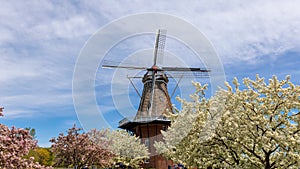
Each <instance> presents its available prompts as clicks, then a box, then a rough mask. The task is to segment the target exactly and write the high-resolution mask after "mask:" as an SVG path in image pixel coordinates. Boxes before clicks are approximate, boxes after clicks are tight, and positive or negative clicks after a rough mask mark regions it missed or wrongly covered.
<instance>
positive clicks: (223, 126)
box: [155, 76, 300, 169]
mask: <svg viewBox="0 0 300 169" xmlns="http://www.w3.org/2000/svg"><path fill="white" fill-rule="evenodd" d="M243 84H244V87H243V89H240V87H239V86H240V84H239V83H238V81H237V79H234V81H233V87H232V86H230V85H229V83H226V86H227V89H222V90H220V91H219V92H218V93H217V94H216V95H215V96H214V97H213V98H211V99H209V100H206V99H205V98H204V97H203V96H204V95H203V93H202V92H203V90H205V88H204V87H203V86H201V85H200V84H199V83H195V86H196V93H195V94H194V95H192V98H193V99H194V101H193V102H187V101H184V100H181V101H182V102H183V108H182V110H181V111H180V113H179V114H178V115H176V116H175V117H174V118H173V121H172V124H171V127H170V128H169V131H167V132H163V136H164V140H165V141H164V142H159V143H156V145H155V146H156V148H157V151H158V152H159V153H161V154H163V155H165V156H166V157H169V158H171V159H172V160H174V161H175V162H180V163H183V164H185V165H186V166H194V167H197V168H207V167H212V168H265V169H273V168H299V167H300V152H299V151H300V126H299V123H300V113H299V110H300V87H299V86H297V85H294V84H293V83H292V82H291V81H290V77H289V76H287V78H286V79H284V80H281V81H279V80H278V79H277V77H276V76H274V77H273V78H272V79H270V80H269V83H268V84H267V83H266V82H265V80H264V79H263V78H260V77H259V76H257V77H256V79H255V80H250V79H248V78H245V79H244V81H243ZM189 114H192V115H191V116H193V117H194V118H193V119H194V120H186V121H185V120H182V118H179V117H184V116H185V115H187V116H188V115H189ZM182 128H184V129H185V130H186V128H189V132H187V134H185V135H184V137H181V138H180V139H178V138H175V137H174V135H172V133H175V131H177V132H179V133H180V131H182V130H183V129H182ZM207 131H208V132H207ZM175 135H176V134H175Z"/></svg>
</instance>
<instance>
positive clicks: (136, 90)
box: [127, 75, 142, 98]
mask: <svg viewBox="0 0 300 169" xmlns="http://www.w3.org/2000/svg"><path fill="white" fill-rule="evenodd" d="M127 78H128V79H129V81H130V83H131V85H132V86H133V88H134V90H135V92H136V93H137V94H138V95H139V97H140V98H142V95H141V94H140V92H139V91H138V89H137V87H136V86H135V85H134V83H133V82H132V80H131V77H129V76H128V75H127Z"/></svg>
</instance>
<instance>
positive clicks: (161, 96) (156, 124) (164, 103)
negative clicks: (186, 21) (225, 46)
mask: <svg viewBox="0 0 300 169" xmlns="http://www.w3.org/2000/svg"><path fill="white" fill-rule="evenodd" d="M165 42H166V30H158V33H157V36H156V41H155V48H154V57H153V65H152V66H151V67H137V66H115V65H108V64H103V65H102V68H121V69H139V70H145V71H146V73H145V74H144V76H143V77H142V82H143V84H144V87H143V92H142V95H140V97H141V100H140V104H139V108H138V111H137V113H136V116H135V117H134V119H133V120H129V119H128V118H124V119H123V120H121V121H120V122H119V128H122V129H126V130H127V131H130V132H133V133H134V134H136V135H137V136H139V137H140V138H141V142H143V143H145V144H146V146H148V149H149V152H150V155H151V158H150V160H149V161H148V162H147V163H145V164H144V166H143V167H144V168H167V166H168V165H172V162H171V161H169V160H166V159H164V158H163V157H162V156H159V155H156V154H155V148H154V146H153V144H154V142H155V141H160V140H162V136H161V130H166V128H167V127H168V126H169V125H170V123H171V122H170V120H168V119H167V118H166V117H165V113H166V112H167V111H169V112H171V113H172V104H171V101H170V96H169V93H168V89H167V84H168V82H169V78H170V77H171V78H173V76H170V74H168V73H167V72H177V73H180V77H179V78H180V80H181V79H182V78H183V77H184V75H188V74H190V73H192V74H193V75H195V76H198V77H208V73H209V72H210V70H208V69H202V68H197V67H164V66H161V67H159V66H158V64H157V63H158V61H159V60H160V59H162V57H163V55H164V47H165ZM129 80H130V77H129ZM180 80H179V82H180ZM179 82H178V83H179ZM178 83H177V85H176V87H175V88H174V91H175V90H176V88H177V87H178ZM131 84H132V85H133V87H134V88H135V90H136V91H138V90H137V89H136V87H135V86H134V84H133V83H132V81H131ZM173 93H174V92H172V95H173Z"/></svg>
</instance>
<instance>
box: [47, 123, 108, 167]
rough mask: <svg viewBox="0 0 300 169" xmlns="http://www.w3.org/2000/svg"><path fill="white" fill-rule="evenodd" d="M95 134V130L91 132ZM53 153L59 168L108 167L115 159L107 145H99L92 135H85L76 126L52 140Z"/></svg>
mask: <svg viewBox="0 0 300 169" xmlns="http://www.w3.org/2000/svg"><path fill="white" fill-rule="evenodd" d="M91 132H93V130H92V131H91ZM50 142H52V143H53V144H52V146H51V151H52V152H53V153H54V154H55V161H56V165H57V166H64V167H74V168H81V167H84V166H92V165H98V166H102V167H103V166H107V165H108V164H109V162H110V160H111V158H112V157H113V154H112V153H111V152H109V151H108V150H107V149H106V147H105V144H101V145H99V144H98V143H96V142H95V140H93V139H91V137H90V133H83V132H82V129H81V128H76V126H75V125H74V126H73V127H72V128H70V129H69V130H68V132H67V135H64V134H63V133H61V134H60V135H59V136H58V137H57V138H52V139H51V140H50Z"/></svg>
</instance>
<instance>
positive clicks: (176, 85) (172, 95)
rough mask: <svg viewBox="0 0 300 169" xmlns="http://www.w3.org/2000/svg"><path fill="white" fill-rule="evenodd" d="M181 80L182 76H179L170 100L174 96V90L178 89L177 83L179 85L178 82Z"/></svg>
mask: <svg viewBox="0 0 300 169" xmlns="http://www.w3.org/2000/svg"><path fill="white" fill-rule="evenodd" d="M182 78H183V74H182V75H181V77H180V79H179V80H178V82H177V84H176V86H175V88H174V90H173V92H172V94H171V98H172V97H173V96H174V94H175V91H176V89H177V88H178V85H179V83H180V81H181V79H182Z"/></svg>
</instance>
